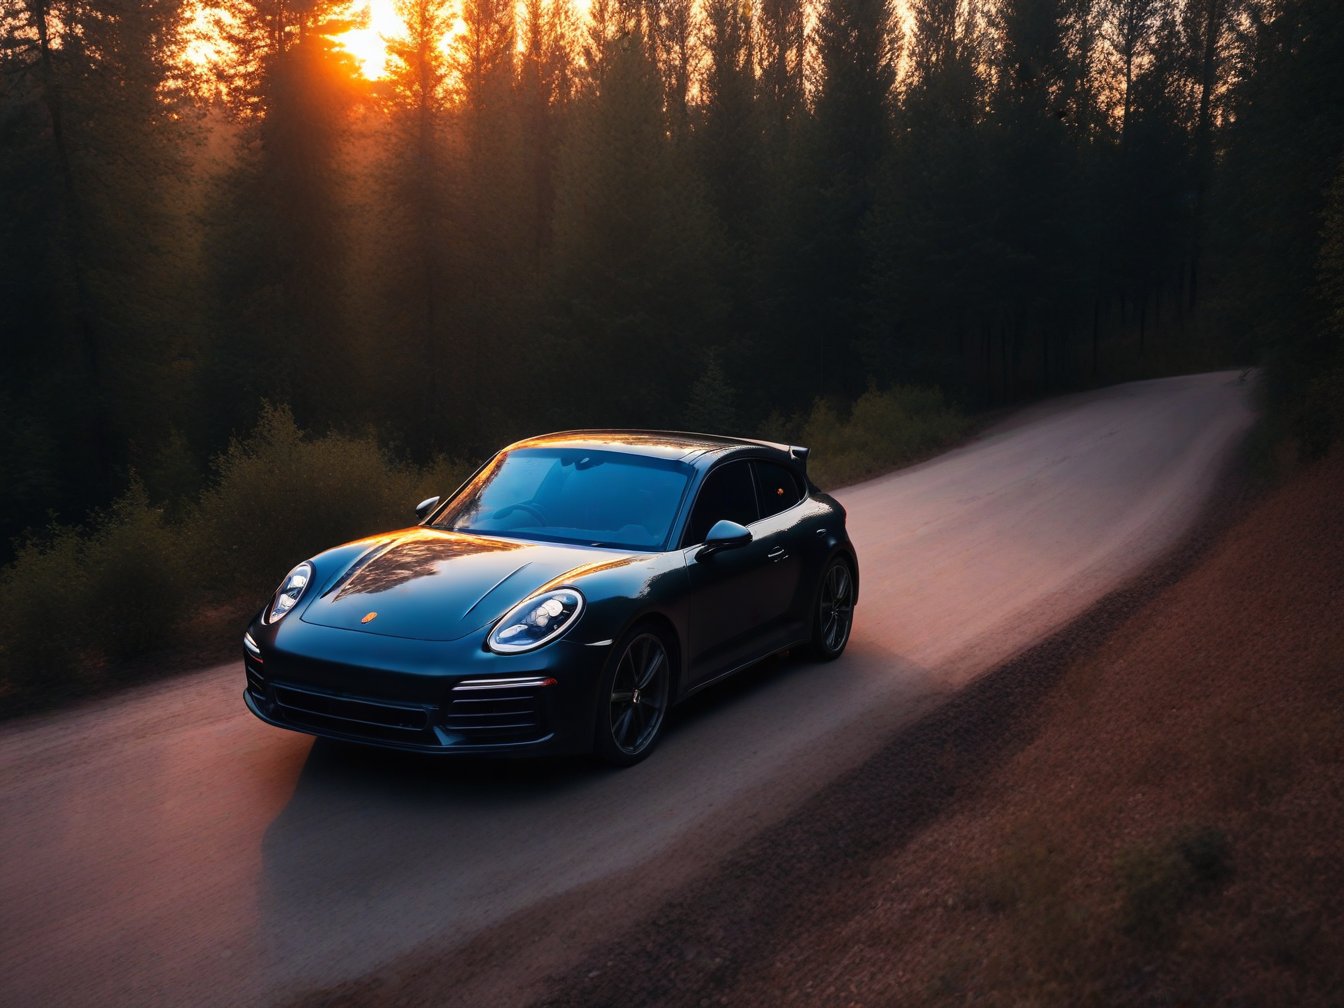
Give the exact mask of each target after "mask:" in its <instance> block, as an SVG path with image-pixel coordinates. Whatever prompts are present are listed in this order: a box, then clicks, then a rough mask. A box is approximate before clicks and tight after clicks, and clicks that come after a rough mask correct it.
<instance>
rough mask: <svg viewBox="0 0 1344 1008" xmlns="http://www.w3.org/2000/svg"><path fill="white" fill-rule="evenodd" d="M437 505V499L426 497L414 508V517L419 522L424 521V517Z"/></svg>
mask: <svg viewBox="0 0 1344 1008" xmlns="http://www.w3.org/2000/svg"><path fill="white" fill-rule="evenodd" d="M438 505H439V499H438V498H437V497H426V498H425V499H424V500H422V501H421V502H420V503H419V504H417V505H416V506H415V516H416V517H417V518H419V519H420V520H421V521H424V520H425V515H427V514H429V513H430V512H431V511H433V510H434V509H435V508H436V507H438Z"/></svg>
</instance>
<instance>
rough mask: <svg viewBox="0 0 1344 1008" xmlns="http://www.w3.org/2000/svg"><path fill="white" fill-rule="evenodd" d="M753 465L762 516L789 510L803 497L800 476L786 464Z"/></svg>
mask: <svg viewBox="0 0 1344 1008" xmlns="http://www.w3.org/2000/svg"><path fill="white" fill-rule="evenodd" d="M751 466H752V469H753V470H755V473H756V501H757V504H759V506H760V509H761V517H762V518H769V517H770V516H771V515H777V514H779V513H780V512H781V511H787V510H788V509H789V508H791V507H793V506H794V505H795V504H797V503H798V502H799V501H800V500H802V499H803V491H802V488H801V487H800V486H799V484H798V477H796V476H795V475H794V474H793V473H792V472H791V471H790V470H789V469H787V468H786V467H785V466H782V465H778V464H776V463H774V462H753V463H752V464H751Z"/></svg>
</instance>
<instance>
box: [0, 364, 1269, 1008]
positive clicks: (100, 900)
mask: <svg viewBox="0 0 1344 1008" xmlns="http://www.w3.org/2000/svg"><path fill="white" fill-rule="evenodd" d="M1250 400H1251V396H1250V389H1249V386H1248V385H1247V384H1245V383H1243V382H1242V381H1240V380H1239V376H1238V374H1237V373H1236V372H1226V373H1217V374H1207V375H1198V376H1191V377H1181V378H1169V379H1161V380H1156V381H1147V382H1138V383H1132V384H1128V385H1122V386H1117V387H1113V388H1109V389H1104V390H1100V391H1096V392H1090V393H1086V394H1081V395H1076V396H1070V397H1067V398H1063V399H1057V400H1053V401H1050V402H1048V403H1045V404H1041V405H1038V406H1035V407H1032V408H1030V409H1028V410H1025V411H1022V412H1020V413H1017V414H1014V415H1013V416H1011V417H1009V418H1008V419H1006V420H1004V421H1003V422H1002V423H1000V424H998V425H997V426H995V427H993V428H992V429H990V430H988V431H986V432H985V433H984V434H982V435H981V436H980V437H978V438H976V439H975V440H974V441H972V442H971V443H969V444H968V445H966V446H964V447H962V448H960V449H957V450H956V451H953V452H950V453H948V454H946V455H943V456H941V457H939V458H937V459H934V460H932V461H930V462H927V463H925V464H923V465H920V466H917V467H915V468H912V469H907V470H904V471H902V472H898V473H894V474H892V475H889V476H885V477H882V478H880V479H876V480H872V481H870V482H867V483H863V484H860V485H858V486H854V487H851V488H848V489H847V490H844V491H841V492H839V493H838V494H837V496H838V497H839V499H840V500H841V502H842V503H843V504H844V505H845V507H846V508H847V509H848V510H849V527H850V531H851V535H852V538H853V540H854V543H855V545H856V548H857V549H858V553H859V561H860V565H861V568H862V593H861V596H860V604H859V608H858V610H857V613H856V619H855V629H854V636H853V639H852V641H851V643H850V646H849V650H848V652H847V653H846V656H845V658H843V659H842V660H841V661H839V662H837V663H835V664H831V665H826V666H817V665H812V664H809V663H807V662H805V661H803V660H800V659H792V658H785V659H776V660H772V661H770V662H767V663H765V664H764V665H763V666H760V667H759V668H758V669H757V670H754V671H752V672H749V673H747V674H745V675H744V676H742V677H739V679H738V681H736V682H733V683H730V684H727V685H726V686H724V687H722V688H716V689H715V690H712V691H709V692H708V693H707V694H703V695H702V696H701V697H699V698H697V699H696V700H695V701H693V702H692V703H691V704H689V705H688V706H687V708H686V709H685V710H684V711H683V712H682V713H681V716H679V717H678V718H676V719H675V721H674V722H673V723H672V724H671V725H670V728H669V733H668V735H667V737H666V738H665V739H664V741H663V743H662V744H661V746H660V748H659V751H658V752H657V753H656V754H655V755H654V756H653V757H652V758H651V759H650V760H649V761H648V762H646V763H644V764H641V765H640V766H638V767H635V768H633V769H631V770H626V771H619V772H613V771H607V770H603V769H600V768H597V767H595V766H593V765H590V764H589V763H588V762H587V761H583V760H561V761H553V762H547V763H533V762H518V763H486V762H478V761H463V760H433V759H429V758H421V757H413V756H405V755H401V754H389V753H380V752H376V751H373V750H362V749H350V748H346V747H340V746H335V745H330V744H327V743H323V742H318V743H315V742H314V741H313V740H312V739H310V738H308V737H306V736H301V735H297V734H293V733H289V732H284V731H280V730H278V729H274V728H271V727H268V726H266V725H264V724H262V723H261V722H259V721H257V720H255V719H254V718H253V717H252V716H251V715H250V714H248V713H247V711H246V710H245V709H244V707H243V702H242V688H243V678H242V670H241V663H230V664H226V665H222V666H219V667H217V668H212V669H207V670H204V671H200V672H195V673H191V674H188V675H184V676H181V677H179V678H175V679H173V680H171V681H165V682H161V683H158V684H156V685H153V686H149V687H146V688H143V689H139V690H135V691H132V692H129V693H127V694H125V695H123V696H121V697H119V698H116V699H114V700H111V701H106V700H105V701H102V702H99V703H97V704H93V705H89V706H85V707H82V708H79V709H76V710H72V711H68V712H63V713H57V714H52V715H46V716H42V717H36V718H29V719H26V720H21V721H16V722H10V723H8V724H6V725H4V726H3V727H0V732H3V735H0V852H3V853H2V854H0V1004H2V1005H5V1006H9V1005H13V1006H29V1005H32V1006H38V1005H42V1006H46V1005H63V1006H82V1005H99V1006H110V1005H135V1006H151V1005H159V1004H162V1005H181V1004H192V1005H202V1006H208V1005H231V1004H239V1003H249V1004H266V1003H274V1002H276V1001H280V1000H284V999H286V998H289V997H291V996H293V995H295V994H298V993H300V992H302V991H304V990H307V989H310V988H313V987H317V986H325V985H329V984H333V983H337V982H340V981H342V980H344V979H349V978H355V977H361V976H366V975H369V974H373V973H376V972H377V971H378V970H379V969H381V968H384V967H385V966H386V965H387V964H390V963H395V962H397V961H399V960H402V959H404V958H405V957H407V956H408V955H411V954H412V953H414V952H415V951H416V950H417V949H429V948H436V949H445V948H452V947H454V946H462V945H466V944H468V943H470V942H471V940H472V939H473V938H477V937H479V936H482V935H485V934H494V935H507V934H508V929H501V928H500V927H499V925H500V924H501V923H502V922H505V921H507V920H509V919H510V918H513V917H520V918H521V917H525V916H527V915H528V914H531V915H532V916H533V918H534V919H543V918H544V915H541V916H539V915H540V911H541V908H544V907H545V906H547V905H552V904H555V903H556V902H557V901H566V900H573V899H575V897H576V894H582V897H583V902H584V905H585V906H586V907H587V908H588V911H587V912H586V913H585V914H583V915H581V916H579V917H576V918H572V920H573V921H574V925H573V931H572V933H567V934H562V935H559V936H558V937H557V936H556V935H555V934H554V933H552V934H551V938H550V946H549V947H551V949H552V953H553V954H555V950H557V949H559V950H560V951H562V952H563V951H568V952H570V953H573V954H574V955H575V956H578V955H579V954H580V953H581V952H582V951H583V949H584V948H585V942H586V939H585V930H586V929H592V928H599V929H600V928H602V927H603V922H607V923H611V922H613V921H614V920H615V919H617V918H619V917H621V916H622V915H631V914H634V913H637V912H639V911H640V910H641V909H643V908H645V907H647V906H649V905H651V904H652V902H653V901H655V900H660V899H665V898H666V897H667V896H668V895H669V894H670V893H672V892H674V891H675V890H676V887H677V886H678V885H680V884H682V883H683V882H685V881H686V880H687V879H689V878H691V877H693V876H695V875H697V874H699V873H701V872H703V871H705V870H706V869H708V868H709V867H711V866H712V865H714V864H715V863H717V862H718V861H720V860H721V859H722V858H723V857H724V856H725V855H727V854H728V853H729V852H731V851H732V850H733V849H734V848H735V847H736V846H737V845H739V844H740V843H741V842H742V841H744V840H746V839H747V838H749V837H751V836H752V835H754V834H755V833H757V832H758V831H759V830H761V829H762V828H763V827H764V826H766V825H768V824H770V823H772V822H775V821H777V820H778V819H780V818H781V817H782V816H784V815H785V814H787V813H788V812H789V811H790V810H791V809H793V808H796V807H797V806H798V805H799V803H800V802H801V801H803V800H804V799H805V798H807V797H808V796H809V795H811V794H812V793H814V792H815V791H816V790H817V789H818V788H820V787H821V786H823V785H824V784H826V783H827V782H829V781H831V780H833V779H835V778H836V777H837V776H838V775H839V774H841V773H843V772H844V771H845V770H847V769H849V768H851V767H853V766H855V765H856V764H857V763H858V762H859V761H861V760H862V759H863V758H864V757H865V756H866V755H868V754H869V753H871V752H872V751H874V749H875V748H876V747H877V746H878V745H879V744H880V743H881V741H882V740H883V739H884V738H885V737H887V736H889V735H890V733H892V732H893V731H895V730H897V729H899V728H900V727H901V726H903V725H906V724H909V723H910V722H911V721H912V720H913V719H914V718H916V717H918V716H920V715H921V714H924V713H926V712H927V711H929V710H930V709H931V708H932V707H934V706H937V705H938V704H940V703H941V702H942V701H943V700H944V699H945V698H946V697H947V696H948V695H950V694H951V693H952V692H954V691H956V690H957V689H958V688H959V687H961V686H962V685H964V684H965V683H966V682H968V681H969V680H970V679H972V678H974V677H975V676H976V675H978V674H980V673H982V672H984V671H985V670H987V669H989V668H991V667H993V666H994V665H996V664H998V663H1000V662H1002V661H1004V660H1006V659H1007V658H1010V657H1011V656H1013V655H1015V654H1017V653H1019V652H1021V651H1022V650H1023V649H1024V648H1027V647H1029V646H1030V645H1032V644H1033V643H1035V642H1036V641H1039V640H1040V639H1041V638H1042V637H1044V636H1045V635H1046V634H1048V633H1049V632H1050V631H1051V630H1053V629H1056V628H1058V627H1060V626H1062V625H1064V624H1065V623H1067V622H1068V621H1070V620H1071V619H1072V618H1074V617H1075V616H1077V615H1078V614H1079V613H1081V612H1083V611H1084V610H1085V609H1087V608H1088V606H1090V605H1091V604H1092V603H1093V602H1095V601H1096V600H1097V599H1099V598H1100V597H1101V596H1103V595H1105V594H1106V593H1107V592H1108V591H1110V590H1111V589H1113V588H1115V587H1116V586H1118V585H1120V584H1122V583H1124V582H1125V581H1126V580H1127V579H1129V578H1132V577H1133V576H1135V575H1136V574H1138V573H1139V572H1141V571H1142V570H1143V569H1144V568H1145V567H1146V566H1147V565H1149V564H1151V563H1153V562H1154V561H1155V560H1157V559H1158V558H1159V557H1160V556H1161V555H1162V553H1163V551H1164V550H1166V549H1168V548H1169V547H1170V546H1171V545H1172V544H1173V543H1174V542H1175V541H1176V540H1177V539H1178V538H1179V537H1180V536H1181V534H1182V533H1183V532H1184V531H1186V530H1187V529H1188V528H1189V527H1190V525H1191V523H1192V522H1193V521H1194V520H1195V518H1196V517H1197V515H1198V514H1199V511H1200V509H1201V507H1202V506H1204V505H1205V504H1206V502H1207V500H1208V497H1209V494H1210V492H1211V490H1212V488H1213V486H1214V484H1215V478H1216V476H1217V474H1218V472H1219V470H1220V468H1221V466H1222V465H1223V464H1224V463H1225V462H1226V460H1227V458H1228V455H1229V453H1230V452H1231V451H1233V450H1234V448H1235V447H1236V445H1237V444H1238V443H1239V442H1240V440H1241V438H1242V436H1243V435H1244V434H1245V432H1246V431H1247V430H1248V428H1249V426H1250V424H1251V422H1252V420H1253V413H1252V408H1251V401H1250ZM240 633H241V628H240ZM616 882H619V886H617V885H615V884H614V883H616ZM604 883H611V884H608V885H604ZM523 938H524V936H522V935H520V941H522V940H523ZM487 958H489V957H488V956H487ZM492 961H494V962H496V966H494V967H492V968H494V969H495V971H496V974H497V975H496V976H495V979H494V980H493V981H492V985H493V986H492V989H493V991H494V994H495V996H496V997H498V998H500V1000H498V1002H497V1003H511V1002H512V1001H513V1000H515V998H513V997H511V996H509V992H508V991H507V990H505V989H502V988H501V986H500V984H502V983H506V982H507V962H508V956H507V954H505V955H503V956H502V957H500V956H496V957H495V958H494V959H493V960H492ZM500 962H502V963H503V965H502V966H501V965H498V963H500Z"/></svg>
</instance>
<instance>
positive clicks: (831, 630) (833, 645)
mask: <svg viewBox="0 0 1344 1008" xmlns="http://www.w3.org/2000/svg"><path fill="white" fill-rule="evenodd" d="M853 625H854V572H853V571H852V570H851V569H850V566H849V563H848V561H846V560H845V559H844V558H843V557H834V558H832V559H831V561H830V562H829V563H828V564H827V565H826V569H825V571H824V572H823V573H822V575H821V584H820V585H819V586H818V587H817V603H816V609H815V611H814V612H813V614H812V653H813V654H814V655H815V656H816V657H817V658H820V659H821V660H822V661H832V660H834V659H836V658H839V657H840V655H842V654H843V653H844V650H845V645H846V644H848V643H849V631H850V629H851V628H852V627H853Z"/></svg>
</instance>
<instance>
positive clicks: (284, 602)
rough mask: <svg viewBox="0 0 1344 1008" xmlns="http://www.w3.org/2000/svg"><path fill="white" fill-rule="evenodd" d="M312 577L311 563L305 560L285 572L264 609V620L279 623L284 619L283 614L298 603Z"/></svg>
mask: <svg viewBox="0 0 1344 1008" xmlns="http://www.w3.org/2000/svg"><path fill="white" fill-rule="evenodd" d="M312 579H313V565H312V564H310V563H309V562H308V561H307V560H305V561H304V562H303V563H301V564H299V565H298V566H297V567H295V568H294V569H293V570H292V571H290V572H289V573H288V574H286V575H285V579H284V580H283V581H281V582H280V587H279V589H278V590H277V591H276V593H275V598H273V599H271V605H270V608H268V609H267V610H266V622H267V623H279V622H280V621H281V620H282V619H284V618H285V615H286V614H287V613H288V612H289V611H290V610H291V609H293V608H294V607H295V606H296V605H298V602H299V599H301V598H302V597H303V593H304V590H305V589H307V587H308V582H309V581H311V580H312Z"/></svg>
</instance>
